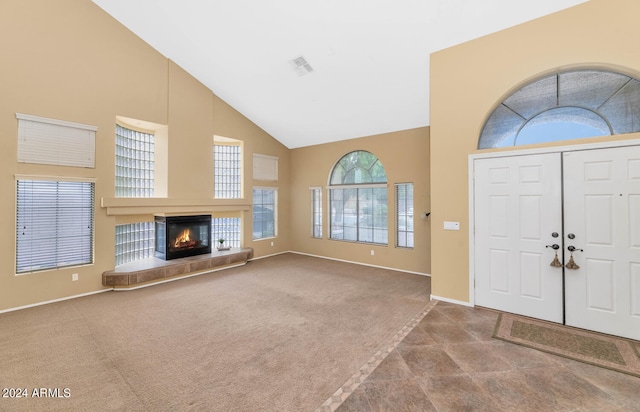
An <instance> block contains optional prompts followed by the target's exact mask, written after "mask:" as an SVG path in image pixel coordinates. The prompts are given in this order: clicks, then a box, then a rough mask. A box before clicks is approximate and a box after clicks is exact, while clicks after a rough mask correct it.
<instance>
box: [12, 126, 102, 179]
mask: <svg viewBox="0 0 640 412" xmlns="http://www.w3.org/2000/svg"><path fill="white" fill-rule="evenodd" d="M16 118H17V119H18V162H21V163H35V164H46V165H56V166H73V167H86V168H94V167H95V147H96V130H97V127H95V126H89V125H85V124H79V123H72V122H67V121H63V120H56V119H47V118H45V117H38V116H31V115H27V114H20V113H17V114H16Z"/></svg>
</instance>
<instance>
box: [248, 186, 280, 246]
mask: <svg viewBox="0 0 640 412" xmlns="http://www.w3.org/2000/svg"><path fill="white" fill-rule="evenodd" d="M256 191H263V192H265V191H270V192H273V193H272V196H273V203H265V202H263V201H261V202H260V203H256ZM261 197H262V198H264V194H263V195H262V196H261ZM265 205H270V206H272V207H273V217H272V219H268V220H256V219H255V216H256V207H260V208H263V209H266V210H270V209H268V208H265ZM258 222H260V223H263V222H267V223H268V222H273V234H269V235H267V236H264V228H262V230H261V231H260V232H259V233H260V234H261V235H260V236H258V237H256V235H255V234H256V231H255V228H256V223H258ZM276 237H278V188H277V187H265V186H254V187H253V190H252V196H251V238H252V239H253V240H265V239H273V238H276Z"/></svg>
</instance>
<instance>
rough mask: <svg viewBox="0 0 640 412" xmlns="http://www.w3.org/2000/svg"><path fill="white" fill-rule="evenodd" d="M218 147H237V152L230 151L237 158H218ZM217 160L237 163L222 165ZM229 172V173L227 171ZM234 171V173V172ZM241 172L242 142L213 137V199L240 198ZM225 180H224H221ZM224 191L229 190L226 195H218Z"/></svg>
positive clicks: (241, 187) (241, 196) (242, 161)
mask: <svg viewBox="0 0 640 412" xmlns="http://www.w3.org/2000/svg"><path fill="white" fill-rule="evenodd" d="M218 147H233V148H237V150H238V153H232V155H234V156H236V157H237V158H233V159H226V158H225V159H218V156H216V154H217V148H218ZM218 162H232V163H237V167H229V168H227V167H223V165H219V164H218ZM227 172H231V173H227ZM234 172H235V173H234ZM243 173H244V160H243V145H242V142H241V141H239V140H235V139H229V138H222V137H219V136H216V137H214V139H213V198H214V199H242V198H243V178H242V177H243ZM222 180H225V181H222ZM220 185H232V186H233V190H227V189H219V187H220ZM225 192H229V193H228V194H230V195H228V196H224V195H222V196H221V195H219V194H223V193H225Z"/></svg>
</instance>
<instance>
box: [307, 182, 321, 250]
mask: <svg viewBox="0 0 640 412" xmlns="http://www.w3.org/2000/svg"><path fill="white" fill-rule="evenodd" d="M309 192H310V196H311V237H312V238H314V239H322V188H321V187H311V188H309Z"/></svg>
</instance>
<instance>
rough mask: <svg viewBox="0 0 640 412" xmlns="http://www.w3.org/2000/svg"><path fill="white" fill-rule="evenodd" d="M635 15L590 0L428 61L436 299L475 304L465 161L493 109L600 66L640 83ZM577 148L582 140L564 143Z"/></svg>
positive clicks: (619, 3)
mask: <svg viewBox="0 0 640 412" xmlns="http://www.w3.org/2000/svg"><path fill="white" fill-rule="evenodd" d="M638 15H640V2H637V1H635V0H590V1H588V2H586V3H582V4H580V5H578V6H575V7H572V8H569V9H566V10H564V11H561V12H558V13H554V14H551V15H548V16H545V17H542V18H539V19H536V20H533V21H531V22H528V23H525V24H521V25H519V26H516V27H513V28H510V29H507V30H504V31H500V32H497V33H494V34H491V35H488V36H486V37H482V38H479V39H476V40H473V41H470V42H467V43H464V44H461V45H458V46H454V47H451V48H448V49H445V50H442V51H439V52H436V53H434V54H432V55H431V74H430V76H431V78H430V84H431V96H430V100H431V117H430V119H431V176H432V178H431V199H432V201H431V205H432V230H431V239H432V248H431V255H432V267H431V272H432V293H433V295H435V296H438V297H442V298H445V299H450V300H453V301H459V302H471V301H472V300H473V299H472V298H473V296H471V295H470V286H469V276H470V275H469V274H470V264H469V239H470V236H469V211H470V210H469V209H470V207H469V170H468V169H469V168H468V160H469V155H471V154H475V153H479V151H478V150H477V144H478V137H479V135H480V132H481V129H482V126H483V125H484V122H485V120H486V119H487V117H488V116H489V115H490V113H491V112H492V111H493V109H494V108H495V106H496V105H497V104H498V103H500V102H501V101H502V100H503V99H504V98H505V97H507V96H508V95H509V94H511V93H513V92H514V91H515V90H517V89H518V88H519V87H521V86H522V85H524V84H526V83H528V82H529V81H531V80H532V79H534V78H537V77H539V76H541V75H544V74H550V73H553V72H556V71H559V70H564V69H570V68H596V69H597V68H603V69H609V70H615V71H619V72H622V73H625V74H627V75H630V76H632V77H635V78H638V77H639V74H640V54H639V53H638V52H637V44H636V40H637V39H638V38H640V26H639V25H638V24H637V16H638ZM616 138H619V137H616ZM599 140H606V138H605V139H599ZM589 141H590V142H593V141H598V139H589ZM572 143H584V140H582V141H576V142H566V141H565V142H563V144H565V145H566V144H572ZM529 147H530V146H529ZM519 148H524V147H523V146H521V147H519ZM519 148H516V149H519ZM512 149H513V148H512ZM444 221H458V222H460V231H445V230H444V229H443V223H444Z"/></svg>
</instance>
